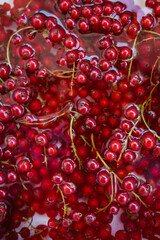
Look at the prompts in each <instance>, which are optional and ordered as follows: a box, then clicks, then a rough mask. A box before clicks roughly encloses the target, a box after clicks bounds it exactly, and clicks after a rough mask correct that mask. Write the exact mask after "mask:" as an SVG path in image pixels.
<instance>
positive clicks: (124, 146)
mask: <svg viewBox="0 0 160 240" xmlns="http://www.w3.org/2000/svg"><path fill="white" fill-rule="evenodd" d="M140 118H141V116H139V117H138V119H137V121H136V122H135V123H134V125H133V127H132V129H131V131H130V132H129V133H128V135H127V137H126V139H125V141H124V143H123V148H122V150H121V152H120V154H119V157H118V159H117V160H116V161H117V162H119V161H120V159H121V157H122V154H123V152H124V150H125V149H126V146H127V143H128V140H129V139H130V137H131V135H132V132H133V130H134V129H135V127H136V125H137V124H138V122H139V120H140Z"/></svg>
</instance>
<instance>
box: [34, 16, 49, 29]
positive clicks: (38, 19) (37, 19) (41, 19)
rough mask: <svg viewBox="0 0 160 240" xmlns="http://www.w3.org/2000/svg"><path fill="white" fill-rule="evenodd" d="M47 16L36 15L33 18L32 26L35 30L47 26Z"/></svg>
mask: <svg viewBox="0 0 160 240" xmlns="http://www.w3.org/2000/svg"><path fill="white" fill-rule="evenodd" d="M45 20H46V16H45V15H44V14H43V13H36V14H35V15H33V17H32V18H31V24H32V26H33V27H34V28H35V29H41V28H43V27H44V26H45Z"/></svg>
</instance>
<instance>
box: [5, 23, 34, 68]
mask: <svg viewBox="0 0 160 240" xmlns="http://www.w3.org/2000/svg"><path fill="white" fill-rule="evenodd" d="M31 28H33V27H32V26H27V27H24V28H20V29H19V30H17V31H16V32H15V33H13V34H12V35H11V36H10V38H9V40H8V43H7V62H8V63H9V65H11V61H10V57H9V47H10V43H11V40H12V38H13V36H14V35H15V34H17V33H19V32H21V31H23V30H27V29H31Z"/></svg>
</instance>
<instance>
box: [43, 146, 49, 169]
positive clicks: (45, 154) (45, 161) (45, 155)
mask: <svg viewBox="0 0 160 240" xmlns="http://www.w3.org/2000/svg"><path fill="white" fill-rule="evenodd" d="M43 151H44V163H45V165H46V167H47V165H48V163H47V153H46V147H45V146H44V150H43Z"/></svg>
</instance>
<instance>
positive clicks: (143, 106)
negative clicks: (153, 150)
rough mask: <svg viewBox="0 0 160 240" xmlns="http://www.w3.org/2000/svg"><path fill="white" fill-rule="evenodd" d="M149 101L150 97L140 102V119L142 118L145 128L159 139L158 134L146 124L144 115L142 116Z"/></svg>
mask: <svg viewBox="0 0 160 240" xmlns="http://www.w3.org/2000/svg"><path fill="white" fill-rule="evenodd" d="M149 101H151V99H149V100H146V101H145V102H144V103H143V104H142V107H141V116H142V119H143V122H144V124H145V126H146V128H147V129H148V130H149V131H150V132H151V133H153V135H154V136H155V137H157V138H158V139H159V140H160V136H159V135H158V134H157V133H156V132H155V131H153V130H152V129H151V128H150V127H149V126H148V124H147V122H146V120H145V117H144V111H145V106H146V105H148V102H149Z"/></svg>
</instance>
